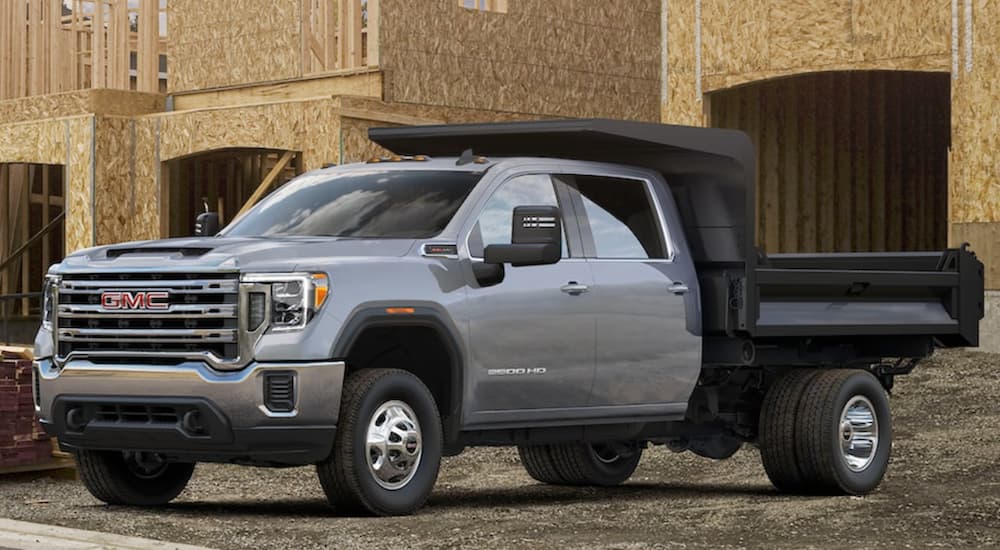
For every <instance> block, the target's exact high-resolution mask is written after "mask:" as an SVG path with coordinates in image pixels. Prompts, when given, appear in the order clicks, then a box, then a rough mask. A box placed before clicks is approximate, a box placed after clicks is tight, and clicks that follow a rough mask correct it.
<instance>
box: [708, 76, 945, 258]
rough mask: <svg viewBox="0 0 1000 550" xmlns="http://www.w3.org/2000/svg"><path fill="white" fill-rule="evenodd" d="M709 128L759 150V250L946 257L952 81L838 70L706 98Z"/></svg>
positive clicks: (766, 83) (785, 79)
mask: <svg viewBox="0 0 1000 550" xmlns="http://www.w3.org/2000/svg"><path fill="white" fill-rule="evenodd" d="M707 101H708V102H709V104H708V105H707V112H708V115H709V118H710V125H711V126H715V127H721V128H737V129H740V130H743V131H745V132H747V133H748V134H749V135H750V137H751V139H752V140H753V141H754V144H755V145H756V147H757V155H758V156H757V161H758V177H757V244H758V246H761V247H763V248H764V249H765V250H766V251H767V252H771V253H775V252H848V251H854V252H864V251H905V250H931V249H940V248H944V247H945V246H946V244H947V233H948V212H947V200H948V147H949V145H950V139H951V138H950V136H951V127H950V119H951V84H950V80H949V77H948V74H947V73H929V72H902V71H837V72H823V73H811V74H805V75H798V76H793V77H788V78H782V79H776V80H771V81H767V82H759V83H752V84H748V85H744V86H739V87H736V88H731V89H727V90H722V91H718V92H714V93H711V94H709V95H708V96H707Z"/></svg>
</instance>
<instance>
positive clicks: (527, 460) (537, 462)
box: [517, 445, 566, 485]
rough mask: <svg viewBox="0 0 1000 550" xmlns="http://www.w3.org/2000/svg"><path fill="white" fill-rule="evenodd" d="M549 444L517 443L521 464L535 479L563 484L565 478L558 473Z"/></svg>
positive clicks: (553, 483)
mask: <svg viewBox="0 0 1000 550" xmlns="http://www.w3.org/2000/svg"><path fill="white" fill-rule="evenodd" d="M550 447H551V445H518V447H517V454H518V455H519V456H520V457H521V465H522V466H524V470H525V471H526V472H528V475H529V476H531V477H532V479H534V480H535V481H540V482H542V483H548V484H550V485H563V484H565V483H566V479H564V478H563V476H562V475H561V474H560V473H559V470H558V468H557V467H556V463H555V460H553V458H552V453H551V449H550Z"/></svg>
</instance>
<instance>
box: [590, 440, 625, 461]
mask: <svg viewBox="0 0 1000 550" xmlns="http://www.w3.org/2000/svg"><path fill="white" fill-rule="evenodd" d="M590 452H592V453H594V457H595V458H597V460H598V461H600V462H603V463H604V464H614V463H615V462H617V461H618V460H619V459H621V457H622V456H621V454H620V453H619V452H618V449H616V448H615V447H614V445H610V444H607V443H595V444H593V445H591V446H590Z"/></svg>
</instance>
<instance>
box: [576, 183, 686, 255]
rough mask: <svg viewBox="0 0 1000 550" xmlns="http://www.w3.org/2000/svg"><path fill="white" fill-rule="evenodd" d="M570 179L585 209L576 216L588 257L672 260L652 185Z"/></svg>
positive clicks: (579, 209)
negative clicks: (654, 199) (653, 195)
mask: <svg viewBox="0 0 1000 550" xmlns="http://www.w3.org/2000/svg"><path fill="white" fill-rule="evenodd" d="M567 179H568V183H569V185H570V187H572V188H573V189H574V191H575V194H576V197H577V198H578V200H579V202H580V203H582V208H577V216H578V218H579V222H580V226H581V230H582V232H583V234H584V246H585V248H586V249H588V250H587V256H588V257H592V258H599V259H618V260H666V259H670V250H669V247H668V246H667V244H666V240H665V239H664V228H663V226H662V222H661V220H660V215H659V212H658V209H657V207H656V204H655V202H654V201H653V197H652V190H651V189H650V187H649V182H647V181H645V180H641V179H631V178H617V177H608V176H591V175H574V176H572V177H569V178H567ZM581 210H582V211H581ZM588 230H589V231H588Z"/></svg>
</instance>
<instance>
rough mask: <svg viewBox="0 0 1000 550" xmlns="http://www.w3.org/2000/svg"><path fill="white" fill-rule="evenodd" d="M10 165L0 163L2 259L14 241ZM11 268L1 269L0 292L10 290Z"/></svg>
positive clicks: (0, 247)
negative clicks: (12, 234)
mask: <svg viewBox="0 0 1000 550" xmlns="http://www.w3.org/2000/svg"><path fill="white" fill-rule="evenodd" d="M12 214H13V213H12V212H11V210H10V165H9V164H0V259H2V258H6V257H7V251H8V250H10V247H9V243H10V242H11V241H12V239H11V234H10V219H11V217H12ZM9 272H10V270H9V269H7V268H3V269H0V294H8V293H9V292H10V289H9V287H10V274H9Z"/></svg>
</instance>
